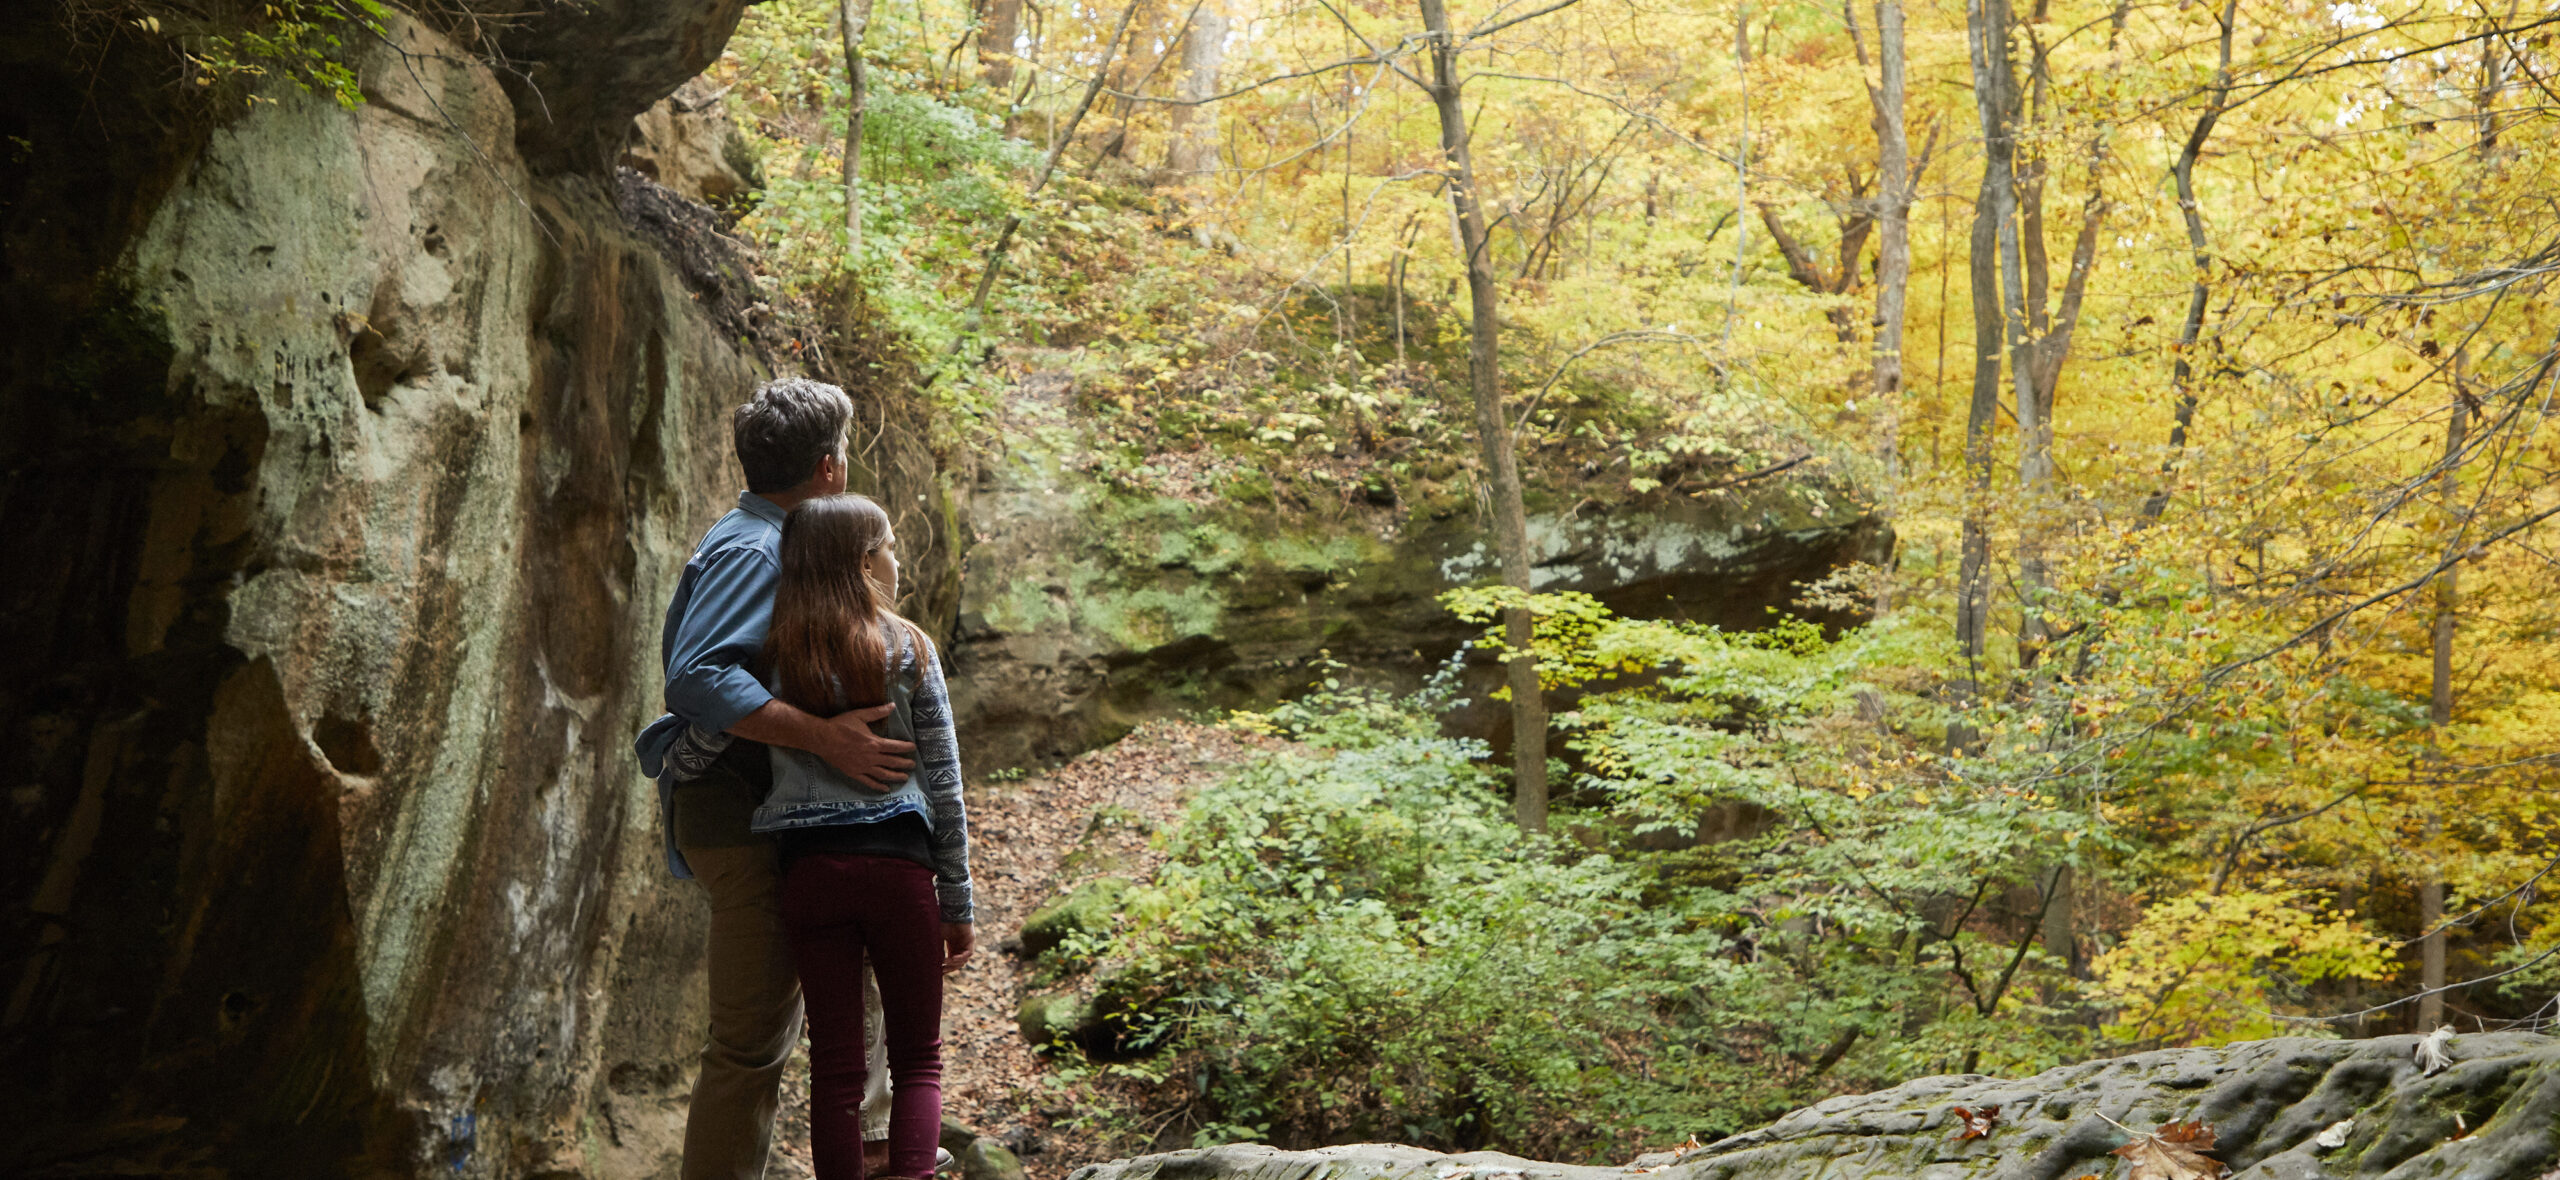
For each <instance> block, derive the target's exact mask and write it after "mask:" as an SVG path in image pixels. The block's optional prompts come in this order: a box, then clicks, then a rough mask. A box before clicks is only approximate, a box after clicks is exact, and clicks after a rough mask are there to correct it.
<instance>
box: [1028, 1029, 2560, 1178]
mask: <svg viewBox="0 0 2560 1180" xmlns="http://www.w3.org/2000/svg"><path fill="white" fill-rule="evenodd" d="M2417 1040H2418V1038H2416V1037H2410V1036H2397V1037H2379V1038H2375V1039H2372V1040H2363V1041H2335V1040H2308V1039H2303V1038H2280V1039H2277V1040H2271V1041H2255V1042H2248V1043H2243V1044H2237V1045H2230V1046H2226V1047H2224V1048H2221V1049H2174V1050H2166V1051H2162V1052H2156V1053H2143V1054H2137V1055H2135V1056H2131V1057H2123V1058H2117V1059H2113V1060H2108V1061H2093V1062H2087V1063H2084V1064H2081V1065H2072V1066H2065V1067H2063V1068H2060V1069H2055V1070H2048V1071H2046V1072H2045V1073H2042V1074H2038V1075H2036V1076H2035V1077H2032V1078H2025V1079H2021V1080H2016V1081H2006V1080H2002V1079H1998V1078H1986V1077H1981V1076H1978V1075H1964V1076H1958V1077H1935V1078H1922V1079H1920V1080H1918V1081H1913V1082H1909V1083H1906V1084H1904V1085H1901V1086H1897V1087H1895V1088H1893V1089H1891V1090H1886V1091H1883V1092H1881V1093H1876V1094H1863V1095H1853V1096H1847V1097H1841V1098H1833V1099H1830V1100H1828V1101H1825V1102H1822V1103H1819V1104H1817V1105H1815V1106H1812V1107H1808V1108H1806V1109H1804V1110H1800V1111H1797V1112H1795V1113H1793V1114H1790V1115H1788V1116H1786V1117H1785V1118H1782V1119H1779V1120H1778V1121H1777V1122H1775V1123H1773V1124H1771V1125H1769V1126H1767V1127H1764V1128H1761V1129H1760V1130H1756V1131H1749V1132H1745V1133H1743V1134H1740V1135H1736V1136H1734V1137H1732V1138H1730V1139H1726V1140H1723V1141H1721V1142H1718V1143H1713V1144H1710V1145H1708V1146H1706V1147H1704V1148H1700V1149H1697V1150H1694V1151H1690V1152H1687V1153H1685V1154H1683V1155H1679V1156H1672V1155H1669V1154H1667V1153H1666V1154H1664V1155H1661V1156H1655V1157H1647V1158H1644V1159H1640V1160H1638V1161H1636V1162H1635V1163H1631V1164H1629V1165H1627V1166H1625V1167H1623V1168H1619V1167H1590V1166H1576V1165H1566V1164H1545V1163H1536V1162H1533V1161H1529V1160H1522V1159H1518V1158H1515V1157H1512V1156H1506V1155H1498V1154H1495V1153H1491V1152H1476V1153H1471V1154H1467V1155H1440V1154H1437V1153H1434V1152H1429V1151H1424V1150H1421V1149H1419V1148H1412V1147H1399V1146H1393V1145H1384V1144H1361V1145H1356V1146H1350V1147H1338V1148H1327V1149H1324V1150H1320V1151H1299V1152H1292V1151H1279V1150H1276V1149H1273V1148H1268V1147H1253V1146H1243V1147H1219V1148H1211V1149H1208V1150H1205V1151H1182V1152H1172V1153H1169V1154H1166V1155H1154V1156H1145V1157H1142V1158H1139V1159H1134V1160H1125V1161H1121V1162H1118V1163H1111V1164H1102V1165H1098V1166H1095V1167H1088V1168H1083V1169H1080V1170H1078V1171H1077V1172H1075V1173H1074V1174H1073V1175H1072V1176H1070V1177H1069V1180H1628V1178H1629V1177H1631V1176H1637V1175H1646V1176H1652V1177H1654V1178H1655V1180H1968V1178H1979V1180H1993V1178H1997V1180H2070V1178H2076V1177H2082V1176H2097V1177H2102V1178H2110V1177H2112V1178H2124V1177H2129V1176H2131V1175H2132V1167H2131V1164H2130V1163H2129V1162H2128V1161H2127V1160H2125V1159H2122V1158H2120V1157H2117V1156H2115V1155H2114V1154H2112V1153H2113V1152H2114V1150H2115V1149H2116V1148H2117V1147H2119V1146H2122V1145H2124V1144H2126V1143H2127V1142H2129V1141H2131V1140H2132V1138H2133V1132H2149V1131H2151V1130H2153V1129H2154V1128H2156V1127H2158V1126H2160V1125H2162V1124H2165V1123H2169V1122H2172V1121H2186V1120H2200V1121H2202V1122H2205V1123H2208V1124H2210V1125H2211V1126H2212V1127H2213V1128H2214V1130H2215V1131H2216V1132H2217V1136H2218V1141H2217V1143H2216V1145H2215V1148H2214V1150H2213V1152H2212V1153H2211V1154H2212V1158H2214V1159H2216V1160H2218V1161H2220V1162H2221V1163H2223V1164H2225V1165H2228V1166H2229V1167H2230V1169H2231V1175H2232V1177H2233V1180H2316V1178H2319V1177H2335V1178H2338V1180H2347V1178H2350V1177H2353V1178H2358V1180H2419V1178H2421V1177H2425V1178H2429V1180H2537V1178H2539V1177H2543V1176H2545V1175H2546V1174H2547V1173H2548V1172H2549V1171H2550V1170H2552V1169H2554V1168H2555V1167H2560V1041H2554V1040H2553V1039H2551V1038H2549V1037H2540V1036H2532V1035H2528V1034H2522V1033H2496V1034H2488V1035H2482V1036H2469V1037H2456V1038H2454V1041H2453V1045H2452V1057H2453V1065H2452V1066H2451V1067H2450V1068H2448V1069H2446V1070H2444V1071H2443V1072H2441V1073H2437V1074H2435V1075H2433V1076H2429V1075H2426V1074H2424V1073H2423V1072H2421V1071H2420V1070H2419V1068H2418V1066H2417V1064H2416V1063H2415V1062H2414V1061H2413V1060H2412V1054H2411V1050H2412V1049H2413V1048H2414V1047H2415V1045H2416V1043H2417ZM1957 1106H1963V1107H1966V1108H1968V1109H1974V1110H1979V1109H1980V1108H1982V1107H1985V1106H1997V1107H1999V1108H2000V1113H1999V1117H1998V1118H1997V1119H1996V1120H1995V1121H1994V1123H1993V1124H1992V1126H1991V1128H1990V1133H1989V1134H1988V1135H1986V1136H1984V1137H1981V1138H1977V1139H1970V1140H1961V1141H1960V1140H1959V1139H1958V1138H1957V1134H1958V1132H1959V1130H1960V1129H1961V1128H1960V1124H1959V1121H1958V1119H1957V1118H1956V1116H1955V1115H1954V1113H1953V1110H1952V1108H1954V1107H1957ZM2341 1123H2349V1124H2350V1125H2349V1126H2348V1127H2347V1128H2346V1129H2345V1130H2344V1131H2343V1132H2341V1133H2340V1135H2339V1137H2338V1142H2337V1143H2336V1145H2335V1146H2324V1145H2322V1144H2321V1143H2320V1142H2319V1138H2320V1136H2321V1135H2322V1133H2323V1132H2324V1131H2329V1130H2330V1129H2331V1128H2334V1127H2338V1126H2339V1124H2341ZM2125 1128H2130V1129H2131V1131H2130V1132H2128V1131H2127V1130H2126V1129H2125Z"/></svg>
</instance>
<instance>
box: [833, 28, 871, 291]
mask: <svg viewBox="0 0 2560 1180" xmlns="http://www.w3.org/2000/svg"><path fill="white" fill-rule="evenodd" d="M837 16H838V18H839V19H840V20H841V21H842V22H843V26H844V79H845V93H846V96H847V97H846V105H845V117H844V233H845V254H846V256H847V257H856V256H859V255H860V254H861V253H862V115H863V111H864V110H865V108H867V107H868V106H869V105H870V96H871V70H870V67H869V66H866V65H865V64H863V61H862V35H863V33H864V32H865V31H867V30H868V29H869V28H870V27H871V0H842V3H841V4H840V6H839V7H838V9H837Z"/></svg>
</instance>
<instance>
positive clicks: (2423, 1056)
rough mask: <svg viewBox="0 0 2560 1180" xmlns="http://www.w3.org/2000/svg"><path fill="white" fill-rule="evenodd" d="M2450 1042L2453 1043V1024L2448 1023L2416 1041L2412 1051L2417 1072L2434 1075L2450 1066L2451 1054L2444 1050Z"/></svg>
mask: <svg viewBox="0 0 2560 1180" xmlns="http://www.w3.org/2000/svg"><path fill="white" fill-rule="evenodd" d="M2451 1044H2453V1026H2452V1025H2450V1024H2448V1025H2444V1026H2442V1027H2440V1028H2438V1029H2436V1031H2434V1032H2431V1033H2428V1034H2427V1035H2426V1037H2425V1039H2423V1040H2420V1041H2419V1042H2418V1047H2417V1049H2416V1051H2415V1053H2414V1056H2416V1057H2417V1059H2418V1072H2420V1073H2422V1074H2425V1075H2426V1076H2428V1077H2434V1076H2436V1075H2437V1074H2440V1073H2443V1072H2444V1071H2445V1070H2447V1069H2450V1068H2452V1067H2453V1055H2452V1054H2451V1053H2447V1052H2446V1051H2445V1049H2446V1047H2447V1046H2450V1045H2451Z"/></svg>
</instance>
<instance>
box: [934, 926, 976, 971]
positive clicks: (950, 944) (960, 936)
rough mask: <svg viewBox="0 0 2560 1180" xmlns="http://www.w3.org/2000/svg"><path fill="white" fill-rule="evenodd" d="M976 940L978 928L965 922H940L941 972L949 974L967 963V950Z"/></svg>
mask: <svg viewBox="0 0 2560 1180" xmlns="http://www.w3.org/2000/svg"><path fill="white" fill-rule="evenodd" d="M977 942H978V928H977V927H975V926H972V925H970V924H969V923H967V922H945V923H943V924H942V973H943V974H945V975H949V974H951V973H952V972H954V971H958V970H959V969H961V968H962V967H965V966H967V965H968V964H969V951H970V949H971V948H973V947H975V946H976V945H977Z"/></svg>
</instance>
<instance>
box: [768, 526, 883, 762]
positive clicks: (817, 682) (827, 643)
mask: <svg viewBox="0 0 2560 1180" xmlns="http://www.w3.org/2000/svg"><path fill="white" fill-rule="evenodd" d="M888 541H889V514H888V513H887V512H885V511H883V510H882V509H881V507H880V505H879V503H878V502H876V501H874V500H872V499H871V497H869V496H858V495H853V494H851V493H847V494H845V495H840V496H820V497H818V498H816V499H812V500H804V501H802V502H801V503H800V506H799V507H796V508H793V509H792V510H791V515H789V516H787V517H785V518H783V522H782V576H781V580H780V581H779V582H778V583H777V584H776V585H775V587H774V593H773V626H772V628H771V629H770V630H768V631H766V632H765V637H764V658H765V661H766V665H767V666H768V667H770V668H771V669H773V673H774V681H775V693H774V695H776V696H779V697H781V698H782V699H783V700H785V701H788V702H790V703H791V704H793V705H797V706H799V707H800V708H802V709H805V710H807V711H809V712H812V713H816V714H819V715H820V716H828V715H832V714H834V713H837V712H840V711H842V710H845V709H859V708H863V707H865V706H869V705H877V704H880V703H881V702H883V701H886V700H888V699H889V651H888V648H887V646H886V644H885V643H884V642H883V638H882V636H881V633H880V632H881V623H883V622H884V621H886V622H895V623H898V624H900V625H902V626H904V627H905V628H906V629H907V630H908V631H910V632H915V630H916V627H915V624H913V623H910V622H907V620H905V619H903V618H900V617H898V614H897V612H895V611H893V610H891V609H890V607H891V606H892V604H891V603H890V602H889V601H888V595H887V594H885V593H883V591H884V590H885V589H886V588H885V587H882V586H879V585H876V584H874V583H873V582H872V581H871V579H870V578H869V577H867V576H865V575H864V573H863V570H862V560H863V558H865V557H868V556H870V555H871V554H873V553H876V552H878V551H879V550H880V547H881V546H883V545H885V544H887V543H888ZM918 652H919V655H921V652H922V648H921V647H919V648H918Z"/></svg>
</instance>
